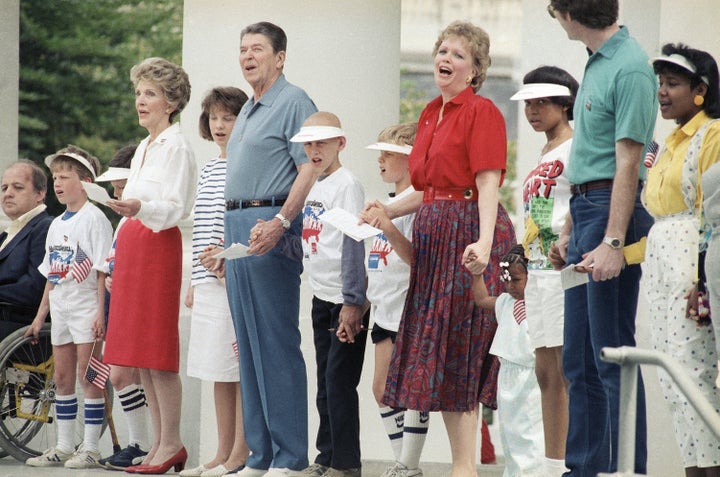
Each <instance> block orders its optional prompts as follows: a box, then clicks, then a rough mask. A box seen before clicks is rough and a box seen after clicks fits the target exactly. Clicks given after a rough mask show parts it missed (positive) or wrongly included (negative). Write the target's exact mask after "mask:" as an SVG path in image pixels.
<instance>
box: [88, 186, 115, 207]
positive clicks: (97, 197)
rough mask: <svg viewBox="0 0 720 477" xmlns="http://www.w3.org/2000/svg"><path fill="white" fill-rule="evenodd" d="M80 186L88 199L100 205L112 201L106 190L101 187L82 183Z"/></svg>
mask: <svg viewBox="0 0 720 477" xmlns="http://www.w3.org/2000/svg"><path fill="white" fill-rule="evenodd" d="M82 186H83V187H84V188H85V192H87V195H88V199H90V200H94V201H95V202H98V203H100V204H107V201H109V200H112V199H111V197H110V195H109V194H108V192H107V190H105V188H104V187H103V186H101V185H98V184H95V183H94V182H85V181H83V182H82Z"/></svg>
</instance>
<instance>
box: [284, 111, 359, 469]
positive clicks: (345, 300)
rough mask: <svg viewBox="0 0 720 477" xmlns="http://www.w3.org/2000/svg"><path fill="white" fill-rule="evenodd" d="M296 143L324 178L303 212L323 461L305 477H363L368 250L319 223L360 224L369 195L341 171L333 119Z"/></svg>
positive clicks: (317, 122) (315, 119) (314, 122)
mask: <svg viewBox="0 0 720 477" xmlns="http://www.w3.org/2000/svg"><path fill="white" fill-rule="evenodd" d="M290 141H292V142H301V143H303V145H304V147H305V153H306V154H307V157H308V160H309V161H310V164H312V166H313V167H315V168H317V169H318V170H319V171H321V172H320V173H319V174H320V176H319V178H318V180H317V182H316V183H315V184H314V185H313V187H312V189H311V190H310V192H309V193H308V195H307V199H306V202H305V207H304V208H303V212H302V213H303V231H302V245H303V254H304V257H305V260H304V262H305V265H306V268H307V270H308V274H309V276H310V286H311V288H312V291H313V299H312V322H313V341H314V345H315V361H316V364H317V395H316V399H315V402H316V405H317V410H318V414H319V417H320V426H319V429H318V433H317V440H316V447H317V449H318V451H319V454H318V456H317V457H316V458H315V462H314V463H313V464H311V465H310V466H309V467H308V468H306V469H305V470H303V471H302V472H301V475H302V476H305V477H319V476H321V475H322V476H325V477H360V474H361V471H360V466H361V464H360V417H359V404H358V394H357V386H358V384H359V383H360V373H361V371H362V366H363V360H364V356H365V342H366V337H367V324H368V317H369V311H368V309H367V307H366V305H365V303H366V298H365V264H364V259H365V245H364V243H363V242H357V241H355V240H354V239H352V238H350V237H347V236H345V235H343V233H342V232H341V231H340V230H338V229H337V228H335V227H332V226H330V225H327V224H324V223H323V222H321V221H320V220H319V219H320V216H321V215H322V214H323V213H325V212H326V211H328V210H330V209H334V208H340V209H344V210H345V211H347V212H349V213H351V214H353V215H355V216H357V215H358V214H359V213H360V210H361V209H362V207H363V204H364V201H365V192H364V190H363V187H362V185H361V184H360V181H358V180H357V178H356V177H355V176H354V175H353V174H352V173H350V171H348V170H347V169H345V168H344V167H342V165H341V164H340V151H342V150H343V149H344V148H345V144H346V139H345V133H344V132H343V130H342V128H341V125H340V120H339V119H338V118H337V116H335V115H334V114H332V113H328V112H318V113H315V114H313V115H311V116H310V117H308V118H307V119H306V120H305V122H304V123H303V126H302V128H301V129H300V131H299V132H298V133H297V134H296V135H295V136H293V138H292V139H290Z"/></svg>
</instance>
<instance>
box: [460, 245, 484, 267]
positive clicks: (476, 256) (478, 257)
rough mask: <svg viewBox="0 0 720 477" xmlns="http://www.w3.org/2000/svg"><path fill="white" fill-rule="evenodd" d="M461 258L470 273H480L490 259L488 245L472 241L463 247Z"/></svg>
mask: <svg viewBox="0 0 720 477" xmlns="http://www.w3.org/2000/svg"><path fill="white" fill-rule="evenodd" d="M462 260H463V263H464V264H465V267H466V268H467V269H468V270H469V271H470V273H472V274H473V275H481V274H482V273H483V272H484V271H485V267H487V264H488V262H489V261H490V247H488V246H484V245H481V244H480V243H479V242H473V243H471V244H470V245H468V246H467V247H465V251H464V252H463V257H462Z"/></svg>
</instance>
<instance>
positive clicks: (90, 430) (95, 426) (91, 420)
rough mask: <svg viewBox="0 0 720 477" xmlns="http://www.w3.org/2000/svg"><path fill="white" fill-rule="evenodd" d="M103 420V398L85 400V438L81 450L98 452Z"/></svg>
mask: <svg viewBox="0 0 720 477" xmlns="http://www.w3.org/2000/svg"><path fill="white" fill-rule="evenodd" d="M104 419H105V398H94V399H91V398H85V438H84V440H83V448H84V449H85V450H86V451H95V452H100V447H99V446H98V443H99V442H100V434H102V424H103V420H104Z"/></svg>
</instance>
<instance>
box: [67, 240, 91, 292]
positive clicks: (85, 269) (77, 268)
mask: <svg viewBox="0 0 720 477" xmlns="http://www.w3.org/2000/svg"><path fill="white" fill-rule="evenodd" d="M92 266H93V263H92V260H90V257H88V256H87V254H85V252H84V251H83V249H81V248H80V244H78V247H77V252H76V253H75V263H73V266H72V271H71V273H72V277H73V278H74V279H75V281H76V282H78V283H80V282H82V281H83V280H85V279H86V278H87V277H88V275H90V270H92Z"/></svg>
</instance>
